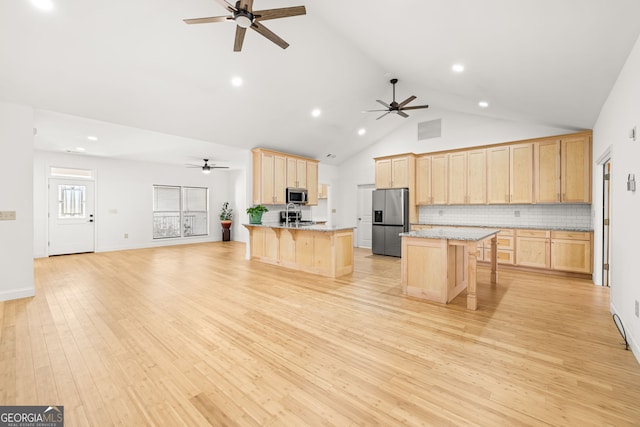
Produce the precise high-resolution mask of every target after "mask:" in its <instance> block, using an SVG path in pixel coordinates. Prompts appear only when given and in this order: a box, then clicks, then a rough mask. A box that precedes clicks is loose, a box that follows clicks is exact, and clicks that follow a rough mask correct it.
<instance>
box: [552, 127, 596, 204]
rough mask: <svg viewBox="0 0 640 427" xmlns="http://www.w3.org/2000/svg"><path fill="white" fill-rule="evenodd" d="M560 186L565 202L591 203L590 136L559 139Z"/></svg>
mask: <svg viewBox="0 0 640 427" xmlns="http://www.w3.org/2000/svg"><path fill="white" fill-rule="evenodd" d="M561 142H562V148H561V153H560V161H561V168H560V188H561V194H560V195H561V197H562V201H563V202H565V203H591V136H590V135H580V136H574V137H566V138H562V139H561Z"/></svg>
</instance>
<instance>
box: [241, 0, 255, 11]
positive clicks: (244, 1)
mask: <svg viewBox="0 0 640 427" xmlns="http://www.w3.org/2000/svg"><path fill="white" fill-rule="evenodd" d="M239 3H240V9H246V10H248V11H249V12H251V11H252V10H253V0H240V2H239Z"/></svg>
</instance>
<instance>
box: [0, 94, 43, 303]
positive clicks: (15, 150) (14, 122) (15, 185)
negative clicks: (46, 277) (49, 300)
mask: <svg viewBox="0 0 640 427" xmlns="http://www.w3.org/2000/svg"><path fill="white" fill-rule="evenodd" d="M32 158H33V109H31V108H30V107H25V106H21V105H14V104H6V103H2V102H0V211H14V212H15V213H16V219H15V221H11V220H10V221H0V301H6V300H10V299H16V298H24V297H29V296H33V295H34V294H35V288H34V281H33V197H32V195H33V185H32V182H33V174H32V168H31V165H32Z"/></svg>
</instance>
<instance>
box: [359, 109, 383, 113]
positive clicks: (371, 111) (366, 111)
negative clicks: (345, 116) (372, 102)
mask: <svg viewBox="0 0 640 427" xmlns="http://www.w3.org/2000/svg"><path fill="white" fill-rule="evenodd" d="M382 111H387V112H389V110H388V109H387V110H363V111H362V112H363V113H379V112H382Z"/></svg>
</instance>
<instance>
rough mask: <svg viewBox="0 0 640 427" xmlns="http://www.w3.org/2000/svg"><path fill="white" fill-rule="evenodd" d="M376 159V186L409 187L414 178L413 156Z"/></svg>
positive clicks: (411, 185)
mask: <svg viewBox="0 0 640 427" xmlns="http://www.w3.org/2000/svg"><path fill="white" fill-rule="evenodd" d="M375 161H376V188H409V187H413V180H414V179H415V175H414V174H415V156H414V155H413V154H401V155H398V156H390V157H379V158H377V159H375Z"/></svg>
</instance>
